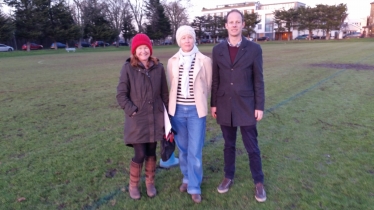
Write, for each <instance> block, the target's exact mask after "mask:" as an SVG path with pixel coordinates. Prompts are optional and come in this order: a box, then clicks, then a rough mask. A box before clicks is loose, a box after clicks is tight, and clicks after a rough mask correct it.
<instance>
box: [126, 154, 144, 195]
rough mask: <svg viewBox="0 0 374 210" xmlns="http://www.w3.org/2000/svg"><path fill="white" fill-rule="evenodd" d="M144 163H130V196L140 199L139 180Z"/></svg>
mask: <svg viewBox="0 0 374 210" xmlns="http://www.w3.org/2000/svg"><path fill="white" fill-rule="evenodd" d="M142 167H143V163H141V164H138V163H135V162H133V161H131V164H130V182H129V193H130V197H131V198H132V199H134V200H139V199H140V191H139V181H140V175H141V173H142Z"/></svg>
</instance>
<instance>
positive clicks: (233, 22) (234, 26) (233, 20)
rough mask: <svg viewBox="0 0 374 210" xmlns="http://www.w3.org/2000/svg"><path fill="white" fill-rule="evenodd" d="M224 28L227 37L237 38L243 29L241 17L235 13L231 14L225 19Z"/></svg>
mask: <svg viewBox="0 0 374 210" xmlns="http://www.w3.org/2000/svg"><path fill="white" fill-rule="evenodd" d="M225 27H226V29H227V32H228V34H229V36H233V37H237V36H241V35H242V29H243V28H244V22H243V20H242V16H241V15H240V14H239V13H237V12H232V13H230V14H229V16H228V17H227V22H226V23H225Z"/></svg>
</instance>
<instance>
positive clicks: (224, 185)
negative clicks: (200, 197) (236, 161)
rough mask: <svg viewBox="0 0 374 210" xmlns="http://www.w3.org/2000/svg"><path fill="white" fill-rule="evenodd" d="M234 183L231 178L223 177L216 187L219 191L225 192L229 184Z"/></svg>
mask: <svg viewBox="0 0 374 210" xmlns="http://www.w3.org/2000/svg"><path fill="white" fill-rule="evenodd" d="M233 183H234V181H233V180H232V179H228V178H224V179H223V180H222V182H221V184H220V185H219V186H218V187H217V190H218V192H219V193H225V192H227V191H229V189H230V186H231V185H232V184H233Z"/></svg>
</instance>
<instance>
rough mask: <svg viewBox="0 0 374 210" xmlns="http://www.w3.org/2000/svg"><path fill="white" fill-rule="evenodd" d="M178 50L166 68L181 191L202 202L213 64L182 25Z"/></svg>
mask: <svg viewBox="0 0 374 210" xmlns="http://www.w3.org/2000/svg"><path fill="white" fill-rule="evenodd" d="M176 39H177V43H178V46H179V47H180V49H179V51H178V52H177V53H176V54H175V55H173V56H172V57H171V58H170V59H169V61H168V66H167V78H168V83H169V85H170V94H169V114H170V115H171V124H172V126H173V129H174V130H175V131H176V135H175V139H176V143H177V146H178V149H179V164H180V169H181V172H182V174H183V179H182V184H181V186H180V187H179V190H180V191H181V192H188V193H189V194H191V197H192V200H193V201H194V202H195V203H200V202H201V189H200V185H201V182H202V179H203V168H202V149H203V145H204V139H205V127H206V116H207V114H208V95H209V93H210V89H211V84H212V61H211V59H210V58H209V57H207V56H205V55H203V54H202V53H201V52H199V50H198V49H197V47H196V45H195V42H196V34H195V30H194V29H193V28H192V27H190V26H186V25H184V26H181V27H179V28H178V30H177V33H176Z"/></svg>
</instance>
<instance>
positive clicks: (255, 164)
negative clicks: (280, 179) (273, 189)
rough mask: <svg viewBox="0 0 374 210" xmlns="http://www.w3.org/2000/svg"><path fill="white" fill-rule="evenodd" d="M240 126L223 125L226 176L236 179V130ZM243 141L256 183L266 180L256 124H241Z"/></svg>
mask: <svg viewBox="0 0 374 210" xmlns="http://www.w3.org/2000/svg"><path fill="white" fill-rule="evenodd" d="M237 128H238V127H231V126H224V125H221V130H222V134H223V138H224V139H225V148H224V150H223V153H224V160H225V169H224V170H225V177H226V178H228V179H234V175H235V156H236V155H235V151H236V148H235V146H236V131H237ZM240 132H241V134H242V138H243V143H244V146H245V149H246V150H247V153H248V157H249V168H250V169H251V172H252V178H253V181H254V183H255V184H256V183H258V182H261V183H263V182H264V173H263V172H262V163H261V153H260V149H259V147H258V142H257V128H256V125H251V126H240Z"/></svg>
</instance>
